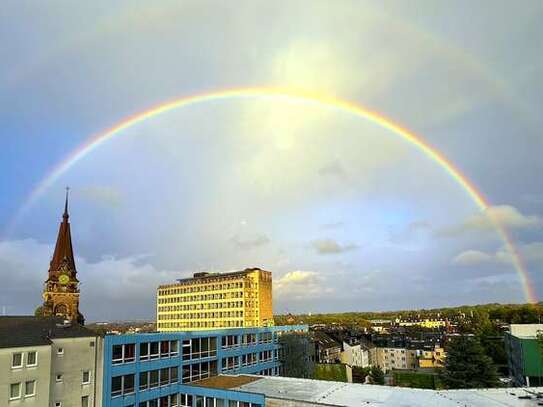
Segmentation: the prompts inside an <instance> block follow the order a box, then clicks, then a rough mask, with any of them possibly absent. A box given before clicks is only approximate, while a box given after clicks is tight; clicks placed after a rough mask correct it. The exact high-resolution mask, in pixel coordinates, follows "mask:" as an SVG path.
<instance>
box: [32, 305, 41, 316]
mask: <svg viewBox="0 0 543 407" xmlns="http://www.w3.org/2000/svg"><path fill="white" fill-rule="evenodd" d="M34 316H35V317H43V306H41V305H40V306H39V307H37V308H36V310H35V311H34Z"/></svg>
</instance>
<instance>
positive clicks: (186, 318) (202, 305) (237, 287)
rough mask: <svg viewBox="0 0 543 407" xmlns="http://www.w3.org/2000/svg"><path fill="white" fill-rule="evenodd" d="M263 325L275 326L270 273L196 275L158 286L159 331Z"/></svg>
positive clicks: (251, 269)
mask: <svg viewBox="0 0 543 407" xmlns="http://www.w3.org/2000/svg"><path fill="white" fill-rule="evenodd" d="M262 326H273V311H272V276H271V272H269V271H264V270H261V269H259V268H250V269H245V270H243V271H235V272H229V273H195V274H194V277H193V278H186V279H182V280H177V282H176V283H174V284H166V285H161V286H160V287H158V292H157V330H158V331H160V332H172V331H198V330H204V329H217V328H240V327H262Z"/></svg>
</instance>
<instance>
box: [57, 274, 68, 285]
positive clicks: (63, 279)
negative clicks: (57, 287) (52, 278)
mask: <svg viewBox="0 0 543 407" xmlns="http://www.w3.org/2000/svg"><path fill="white" fill-rule="evenodd" d="M69 281H70V277H68V276H67V275H66V274H61V275H60V276H59V278H58V282H59V283H60V284H62V285H66V284H68V282H69Z"/></svg>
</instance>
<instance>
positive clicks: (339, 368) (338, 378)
mask: <svg viewBox="0 0 543 407" xmlns="http://www.w3.org/2000/svg"><path fill="white" fill-rule="evenodd" d="M315 379H317V380H328V381H333V382H347V371H346V368H345V365H342V364H339V363H336V364H317V365H315Z"/></svg>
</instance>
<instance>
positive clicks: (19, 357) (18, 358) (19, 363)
mask: <svg viewBox="0 0 543 407" xmlns="http://www.w3.org/2000/svg"><path fill="white" fill-rule="evenodd" d="M11 367H12V368H17V367H23V354H22V353H14V354H13V355H12V356H11Z"/></svg>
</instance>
